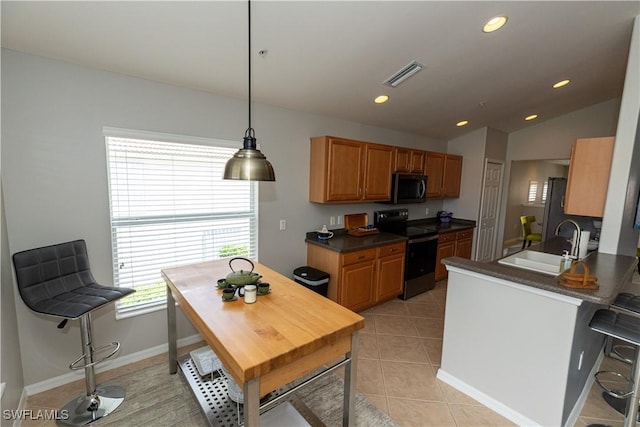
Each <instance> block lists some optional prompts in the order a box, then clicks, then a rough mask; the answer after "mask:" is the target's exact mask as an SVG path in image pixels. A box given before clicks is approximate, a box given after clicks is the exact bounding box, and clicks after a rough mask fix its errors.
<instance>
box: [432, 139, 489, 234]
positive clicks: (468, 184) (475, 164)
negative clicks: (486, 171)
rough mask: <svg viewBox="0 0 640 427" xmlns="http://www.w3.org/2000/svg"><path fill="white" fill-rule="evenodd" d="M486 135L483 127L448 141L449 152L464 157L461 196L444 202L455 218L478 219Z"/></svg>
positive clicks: (445, 208)
mask: <svg viewBox="0 0 640 427" xmlns="http://www.w3.org/2000/svg"><path fill="white" fill-rule="evenodd" d="M486 137H487V128H481V129H477V130H475V131H473V132H470V133H468V134H466V135H463V136H461V137H458V138H456V139H452V140H450V141H449V143H448V150H447V153H450V154H457V155H459V156H462V157H463V160H462V185H461V188H460V197H459V198H457V199H445V200H444V202H443V204H442V207H443V208H444V210H446V211H450V212H453V214H454V217H455V218H463V219H470V220H474V221H477V220H478V206H480V195H481V193H482V182H481V180H480V179H479V178H480V177H482V171H483V168H484V150H485V142H486Z"/></svg>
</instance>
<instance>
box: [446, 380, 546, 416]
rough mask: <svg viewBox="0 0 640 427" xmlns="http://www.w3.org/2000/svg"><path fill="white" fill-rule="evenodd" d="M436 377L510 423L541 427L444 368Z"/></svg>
mask: <svg viewBox="0 0 640 427" xmlns="http://www.w3.org/2000/svg"><path fill="white" fill-rule="evenodd" d="M436 377H437V378H438V379H439V380H440V381H443V382H445V383H447V384H449V385H450V386H451V387H453V388H455V389H456V390H459V391H461V392H462V393H464V394H466V395H467V396H469V397H471V398H473V399H475V400H477V401H478V402H480V403H482V404H483V405H484V406H486V407H487V408H489V409H491V410H492V411H494V412H497V413H498V414H500V415H502V416H503V417H505V418H506V419H508V420H509V421H511V422H514V423H515V424H517V425H519V426H537V425H539V423H536V422H535V421H533V420H531V419H529V418H528V417H525V416H524V415H522V414H521V413H519V412H517V411H514V410H513V409H511V408H509V407H508V406H506V405H504V404H503V403H501V402H498V401H497V400H495V399H493V398H492V397H489V396H487V395H486V394H484V393H483V392H481V391H480V390H478V389H476V388H474V387H471V386H470V385H469V384H467V383H465V382H464V381H461V380H459V379H458V378H456V377H454V376H453V375H451V374H449V373H447V372H445V371H443V370H442V368H440V369H438V374H437V375H436Z"/></svg>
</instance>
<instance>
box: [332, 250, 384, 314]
mask: <svg viewBox="0 0 640 427" xmlns="http://www.w3.org/2000/svg"><path fill="white" fill-rule="evenodd" d="M375 266H376V263H375V261H366V262H361V263H358V264H352V265H347V266H345V267H343V268H342V272H341V277H340V300H339V301H338V303H339V304H340V305H343V306H345V307H346V308H348V309H349V310H352V311H361V310H365V309H367V308H369V307H371V306H373V304H374V302H375V298H374V288H375Z"/></svg>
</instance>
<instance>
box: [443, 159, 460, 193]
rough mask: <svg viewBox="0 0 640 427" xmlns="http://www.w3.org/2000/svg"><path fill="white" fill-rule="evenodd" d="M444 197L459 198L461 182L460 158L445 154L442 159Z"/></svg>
mask: <svg viewBox="0 0 640 427" xmlns="http://www.w3.org/2000/svg"><path fill="white" fill-rule="evenodd" d="M443 176H444V177H443V179H442V181H443V183H442V187H443V193H444V194H443V195H444V197H460V182H461V181H462V157H460V156H455V155H453V154H447V155H446V156H445V159H444V175H443Z"/></svg>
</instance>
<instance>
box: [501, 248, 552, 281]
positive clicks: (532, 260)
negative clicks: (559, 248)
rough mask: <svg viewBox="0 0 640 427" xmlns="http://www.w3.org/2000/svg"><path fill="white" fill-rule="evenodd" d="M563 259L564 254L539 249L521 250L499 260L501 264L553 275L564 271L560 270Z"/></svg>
mask: <svg viewBox="0 0 640 427" xmlns="http://www.w3.org/2000/svg"><path fill="white" fill-rule="evenodd" d="M561 261H562V256H560V255H553V254H547V253H544V252H537V251H521V252H517V253H515V254H513V255H510V256H508V257H506V258H502V259H500V260H498V262H499V263H500V264H504V265H510V266H511V267H516V268H523V269H525V270H532V271H537V272H539V273H544V274H549V275H552V276H557V275H558V274H560V273H562V272H563V271H564V270H560V263H561Z"/></svg>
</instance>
